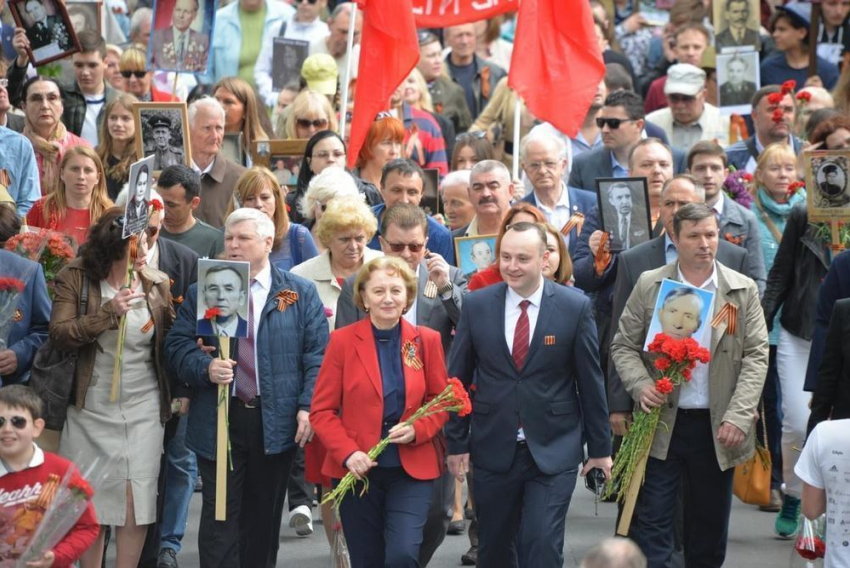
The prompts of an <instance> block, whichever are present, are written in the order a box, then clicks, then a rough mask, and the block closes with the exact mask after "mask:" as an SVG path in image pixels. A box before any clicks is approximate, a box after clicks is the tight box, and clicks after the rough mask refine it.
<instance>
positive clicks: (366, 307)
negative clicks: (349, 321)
mask: <svg viewBox="0 0 850 568" xmlns="http://www.w3.org/2000/svg"><path fill="white" fill-rule="evenodd" d="M363 310H364V311H365V312H366V313H367V314H368V313H369V306H364V307H363Z"/></svg>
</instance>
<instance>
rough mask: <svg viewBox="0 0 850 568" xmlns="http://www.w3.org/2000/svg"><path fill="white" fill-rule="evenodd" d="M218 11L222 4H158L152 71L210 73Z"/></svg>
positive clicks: (209, 0)
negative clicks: (211, 46) (211, 48)
mask: <svg viewBox="0 0 850 568" xmlns="http://www.w3.org/2000/svg"><path fill="white" fill-rule="evenodd" d="M217 8H218V0H154V3H153V19H152V24H151V26H152V31H151V39H150V42H149V43H148V58H147V64H148V69H151V70H159V71H185V72H189V73H206V71H207V64H208V63H209V58H210V43H211V41H210V40H211V38H212V36H213V31H214V28H215V13H216V9H217ZM235 49H238V46H237V47H235Z"/></svg>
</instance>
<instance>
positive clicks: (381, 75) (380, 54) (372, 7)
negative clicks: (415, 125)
mask: <svg viewBox="0 0 850 568" xmlns="http://www.w3.org/2000/svg"><path fill="white" fill-rule="evenodd" d="M357 4H358V7H359V8H360V9H362V10H363V35H362V39H361V41H360V65H359V67H358V73H357V89H356V90H355V93H354V116H353V118H352V121H351V135H350V138H349V143H348V166H349V167H352V168H353V167H354V164H355V162H356V161H357V155H358V154H359V153H360V147H361V146H362V145H363V140H365V139H366V133H367V132H368V131H369V127H370V126H371V125H372V122H373V121H374V120H375V116H377V114H378V113H379V112H381V111H382V110H386V109H387V108H388V107H389V100H390V96H391V95H392V94H393V91H395V89H396V87H398V86H399V85H401V82H402V81H404V80H405V79H406V78H407V76H408V75H409V74H410V71H411V70H412V69H413V67H414V66H415V65H416V63H417V62H418V61H419V40H418V38H417V36H416V24H415V22H414V20H413V8H412V7H411V5H410V0H357Z"/></svg>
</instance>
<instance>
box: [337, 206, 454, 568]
mask: <svg viewBox="0 0 850 568" xmlns="http://www.w3.org/2000/svg"><path fill="white" fill-rule="evenodd" d="M379 239H380V243H381V250H383V251H384V254H385V255H387V256H395V257H399V258H401V259H403V260H404V261H405V262H407V264H408V265H409V266H410V268H411V269H412V270H413V271H414V272H415V273H416V274H417V276H418V277H419V286H418V293H417V296H416V301H414V302H413V305H412V306H411V307H410V310H408V312H407V313H406V314H405V315H404V318H405V319H407V320H408V321H409V322H410V323H412V324H413V325H421V326H425V327H428V328H430V329H433V330H435V331H438V332H440V338H441V339H442V344H443V351H444V352H445V354H446V357H448V353H449V349H450V348H451V346H452V334H453V332H454V328H455V326H456V325H457V322H458V321H459V320H460V308H461V303H462V300H463V296H464V294H466V291H467V290H466V278H465V277H464V276H463V273H462V272H461V271H460V270H459V269H457V268H455V267H454V266H450V265H449V264H448V262H446V260H445V259H444V258H443V257H441V256H440V255H438V254H437V253H432V252H429V251H428V249H427V248H426V246H427V244H428V219H427V217H426V216H425V212H424V211H422V209H420V208H419V207H417V206H416V205H413V204H412V203H401V204H398V205H394V206H393V207H390V208H389V209H387V210H386V211H385V212H384V214H383V215H382V216H381V235H380V237H379ZM355 278H356V277H355V276H351V277H349V278H348V279H347V280H346V281H345V284H343V286H342V292H341V293H340V295H339V299H338V300H337V305H336V328H337V329H339V328H341V327H345V326H347V325H349V324H352V323H354V322H356V321H358V320H361V319H363V318H365V317H366V313H365V312H362V311H360V310H359V309H357V307H356V306H355V305H354V280H355ZM453 501H454V478H453V477H452V476H451V474H449V473H448V472H445V473H444V474H443V475H442V477H441V478H440V479H439V481H438V482H437V483H435V484H434V494H433V496H432V499H431V509H430V510H429V511H428V520H427V521H426V522H425V528H424V529H423V539H422V545H421V546H420V548H419V565H420V566H423V567H424V566H426V565H427V564H428V562H429V561H430V560H431V556H433V554H434V552H435V551H436V550H437V547H438V546H440V544H441V543H442V542H443V539H444V538H445V536H446V530H448V527H449V520H450V519H449V517H447V516H446V511H447V510H448V509H449V508H450V507H451V506H452V503H453Z"/></svg>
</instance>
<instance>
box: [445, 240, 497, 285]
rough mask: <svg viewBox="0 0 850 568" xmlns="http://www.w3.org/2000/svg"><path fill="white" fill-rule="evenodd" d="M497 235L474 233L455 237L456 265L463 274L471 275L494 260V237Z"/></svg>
mask: <svg viewBox="0 0 850 568" xmlns="http://www.w3.org/2000/svg"><path fill="white" fill-rule="evenodd" d="M498 237H499V235H476V236H474V237H458V238H456V239H455V258H456V259H457V267H458V268H460V270H461V272H463V274H464V276H466V277H467V278H469V277H472V276H473V275H475V274H477V273H478V272H480V271H482V270H484V269H485V268H487V267H488V266H490V265H491V264H493V263H494V262H496V239H497V238H498Z"/></svg>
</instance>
